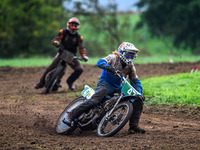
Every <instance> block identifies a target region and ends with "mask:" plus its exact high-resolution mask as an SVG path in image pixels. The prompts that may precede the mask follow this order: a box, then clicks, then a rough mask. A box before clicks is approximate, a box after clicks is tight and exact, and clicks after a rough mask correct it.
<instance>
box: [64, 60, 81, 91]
mask: <svg viewBox="0 0 200 150" xmlns="http://www.w3.org/2000/svg"><path fill="white" fill-rule="evenodd" d="M70 66H71V68H72V69H74V72H73V73H72V74H71V75H70V76H69V77H68V79H67V81H66V82H67V84H68V86H69V89H70V90H74V85H73V83H74V82H75V81H76V80H77V79H78V78H79V77H80V75H81V74H82V73H83V66H82V65H81V64H80V62H79V61H78V60H77V59H73V61H72V63H71V64H70Z"/></svg>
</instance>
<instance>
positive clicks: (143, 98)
mask: <svg viewBox="0 0 200 150" xmlns="http://www.w3.org/2000/svg"><path fill="white" fill-rule="evenodd" d="M137 97H138V98H139V99H140V100H142V101H143V102H144V101H145V97H144V95H138V96H137Z"/></svg>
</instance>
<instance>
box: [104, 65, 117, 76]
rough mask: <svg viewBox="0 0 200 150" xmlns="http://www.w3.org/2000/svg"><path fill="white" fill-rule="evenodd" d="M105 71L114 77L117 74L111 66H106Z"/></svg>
mask: <svg viewBox="0 0 200 150" xmlns="http://www.w3.org/2000/svg"><path fill="white" fill-rule="evenodd" d="M106 70H107V71H109V72H111V73H112V74H114V75H116V74H117V71H116V70H115V69H114V68H113V67H111V66H107V67H106Z"/></svg>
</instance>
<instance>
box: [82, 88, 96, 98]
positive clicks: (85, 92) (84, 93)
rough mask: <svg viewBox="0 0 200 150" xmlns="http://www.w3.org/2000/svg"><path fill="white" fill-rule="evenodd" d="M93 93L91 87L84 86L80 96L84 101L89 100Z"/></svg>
mask: <svg viewBox="0 0 200 150" xmlns="http://www.w3.org/2000/svg"><path fill="white" fill-rule="evenodd" d="M94 93H95V91H94V90H93V89H92V88H91V87H89V86H86V87H85V88H84V90H83V91H82V92H81V95H82V96H83V97H85V98H86V99H90V98H91V97H92V95H93V94H94Z"/></svg>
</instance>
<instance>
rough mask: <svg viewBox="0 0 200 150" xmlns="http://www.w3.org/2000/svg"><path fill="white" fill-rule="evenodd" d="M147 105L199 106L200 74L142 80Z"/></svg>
mask: <svg viewBox="0 0 200 150" xmlns="http://www.w3.org/2000/svg"><path fill="white" fill-rule="evenodd" d="M141 82H142V85H143V89H144V93H143V94H144V95H145V96H146V103H147V104H148V105H190V106H200V94H199V93H200V72H197V73H183V74H178V75H170V76H162V77H152V78H145V79H142V81H141Z"/></svg>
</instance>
